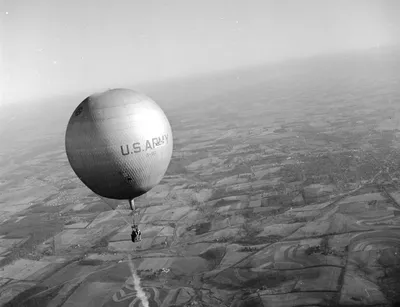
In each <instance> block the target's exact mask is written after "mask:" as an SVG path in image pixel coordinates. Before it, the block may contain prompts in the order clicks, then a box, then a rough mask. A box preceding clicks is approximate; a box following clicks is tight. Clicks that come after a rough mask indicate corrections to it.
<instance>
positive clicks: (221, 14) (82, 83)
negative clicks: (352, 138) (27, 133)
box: [0, 0, 400, 104]
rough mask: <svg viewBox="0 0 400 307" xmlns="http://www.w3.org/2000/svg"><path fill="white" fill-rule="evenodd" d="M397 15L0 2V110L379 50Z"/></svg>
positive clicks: (248, 0) (217, 0)
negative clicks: (82, 94) (291, 61)
mask: <svg viewBox="0 0 400 307" xmlns="http://www.w3.org/2000/svg"><path fill="white" fill-rule="evenodd" d="M398 16H400V1H398V0H392V1H378V0H375V1H370V0H276V1H268V0H260V1H257V0H197V1H196V0H158V1H156V0H141V1H139V0H0V104H1V103H13V102H18V101H21V100H27V99H31V100H32V101H33V100H35V99H40V98H45V97H51V96H52V95H59V94H71V93H74V92H82V91H92V90H93V91H97V90H99V89H105V88H112V87H121V86H128V85H134V84H138V83H143V82H151V81H162V80H167V79H170V78H179V77H185V76H190V75H191V74H199V73H212V72H214V71H222V70H228V69H229V70H232V69H235V68H236V67H246V66H250V65H251V66H253V65H257V64H259V63H260V64H261V63H269V62H276V61H282V60H286V59H291V58H298V57H303V56H307V57H308V56H312V55H317V54H323V53H335V52H338V51H345V50H352V49H366V48H371V47H384V46H386V45H393V44H397V43H398V41H396V40H398V39H399V37H400V31H399V29H400V18H398Z"/></svg>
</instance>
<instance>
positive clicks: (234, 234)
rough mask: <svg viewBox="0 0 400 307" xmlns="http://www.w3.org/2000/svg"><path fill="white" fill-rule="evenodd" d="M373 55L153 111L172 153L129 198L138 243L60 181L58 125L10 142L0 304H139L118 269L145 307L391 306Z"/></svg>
mask: <svg viewBox="0 0 400 307" xmlns="http://www.w3.org/2000/svg"><path fill="white" fill-rule="evenodd" d="M353 56H356V55H353ZM384 56H385V59H386V60H387V62H384V61H383V60H381V59H382V58H381V57H383V55H379V54H378V55H377V54H375V53H372V54H369V55H368V56H366V55H363V56H362V57H361V59H360V58H359V56H358V55H357V59H359V61H353V60H346V57H344V58H341V57H340V56H339V58H337V59H331V58H329V59H327V60H326V64H324V65H326V67H325V68H326V69H329V71H330V72H331V74H330V75H329V77H328V76H326V75H325V74H323V73H322V72H321V70H320V69H322V68H321V67H320V66H319V65H321V63H319V64H318V63H317V64H315V63H314V62H312V60H309V61H307V63H305V64H304V63H303V64H301V65H300V64H299V65H298V66H296V68H293V69H292V70H290V69H289V68H287V67H286V66H282V67H281V68H282V70H284V71H285V73H284V74H282V75H281V76H280V77H277V78H276V79H271V78H268V70H267V71H266V72H265V74H263V76H264V77H257V78H260V79H256V77H252V76H253V74H251V73H249V72H243V79H246V78H245V77H246V76H247V77H248V78H255V79H254V82H249V83H248V84H250V85H248V86H246V87H244V86H243V87H235V86H233V85H232V87H230V90H229V91H224V92H221V93H219V94H220V96H218V95H216V97H215V98H208V100H207V101H202V103H196V101H197V100H195V101H194V102H193V103H192V104H191V105H190V107H188V105H187V107H186V108H184V107H182V104H178V102H179V101H178V102H177V104H176V105H171V106H168V105H167V104H165V105H164V106H163V107H165V110H166V112H167V115H168V117H169V118H170V121H171V124H172V126H173V131H174V144H175V147H174V154H173V158H172V161H171V164H170V166H169V169H168V171H167V174H166V176H165V178H164V179H163V181H162V182H161V184H160V185H159V186H157V187H156V188H154V189H153V190H151V191H150V192H149V193H148V194H146V195H144V196H142V197H141V198H139V199H138V200H137V206H138V208H139V214H138V220H139V221H140V228H141V229H142V241H141V242H138V243H132V242H131V241H130V231H131V229H130V223H131V221H132V216H131V214H130V212H129V210H128V203H127V202H122V201H111V200H106V199H102V198H99V197H97V196H96V195H94V194H93V193H91V192H90V191H89V190H88V189H86V188H85V187H84V186H83V184H82V183H81V182H80V181H79V180H78V179H77V178H76V176H75V175H74V173H73V172H72V170H71V168H70V167H69V165H68V161H67V159H66V156H65V154H64V139H63V137H64V134H63V133H64V130H63V129H64V128H65V127H64V126H63V127H58V128H57V129H55V130H54V131H52V133H50V132H49V133H46V134H44V136H43V137H42V138H41V137H40V135H39V136H38V135H36V134H34V132H35V131H34V129H31V130H29V131H28V130H24V131H25V133H24V137H21V138H16V139H18V142H15V143H12V144H11V145H10V147H9V148H7V150H4V151H3V152H1V154H0V166H1V168H0V174H1V179H0V192H1V193H0V305H2V306H40V307H42V306H54V307H60V306H96V307H97V306H103V307H111V306H121V307H123V306H127V307H128V306H130V307H139V306H143V304H142V303H141V301H140V295H139V294H140V293H139V292H138V288H137V284H138V282H137V280H135V278H134V277H133V276H132V274H131V270H130V264H133V267H134V270H136V273H137V276H138V277H139V279H140V285H141V287H142V288H143V291H144V293H145V295H146V296H147V299H148V302H149V306H152V307H154V306H157V307H159V306H221V307H222V306H232V307H233V306H234V307H241V306H243V307H244V306H275V307H279V306H392V305H393V306H394V305H395V303H399V302H400V295H399V293H400V291H399V289H400V172H399V165H400V160H399V157H400V155H399V144H400V134H399V130H398V129H397V128H394V127H397V126H395V123H393V122H392V121H393V120H394V119H393V118H390V117H389V116H388V114H399V111H400V103H399V101H398V97H399V94H400V93H399V91H400V88H399V87H398V85H396V84H397V83H396V82H397V81H396V80H398V75H397V74H398V73H397V72H398V71H399V70H398V69H392V68H393V67H397V68H399V67H400V61H399V58H398V56H395V57H394V56H389V55H384ZM350 59H351V56H350ZM385 63H386V64H385ZM387 63H389V64H387ZM387 65H389V66H390V68H391V69H390V70H389V69H388V66H387ZM361 68H363V70H362V71H364V73H363V74H362V75H360V74H359V73H357V71H358V70H357V69H361ZM298 70H300V71H301V72H302V73H304V74H305V76H306V77H304V78H300V79H299V78H298V77H296V74H295V72H298ZM365 71H367V72H365ZM290 72H291V73H293V74H291V73H290ZM389 72H393V73H389ZM395 72H396V73H395ZM253 73H254V74H255V75H257V74H256V73H255V72H253ZM246 74H247V75H246ZM257 76H259V74H258V75H257ZM221 78H227V79H226V80H228V81H226V82H230V81H229V80H230V79H229V78H233V77H232V76H225V77H221ZM395 81H396V82H395ZM195 83H196V82H193V84H195ZM193 84H192V85H191V83H190V82H189V83H188V85H187V91H192V90H193V93H196V85H193ZM232 84H234V83H233V81H232ZM252 84H254V85H252ZM256 85H257V86H256ZM267 85H268V86H267ZM213 86H214V84H211V83H210V85H209V88H210V90H211V89H213ZM215 86H217V85H215ZM214 90H215V89H214ZM377 93H379V94H377ZM148 94H149V95H150V96H152V97H154V99H155V100H156V101H160V103H162V102H166V101H169V100H173V98H174V97H172V96H168V95H167V93H165V92H163V91H161V92H156V91H155V92H153V93H152V92H151V90H150V91H149V92H148ZM164 94H165V95H164ZM199 95H200V93H199ZM193 96H194V97H197V99H198V97H199V96H196V95H193ZM388 101H393V103H389V102H388ZM396 101H397V102H396ZM75 102H76V101H75ZM75 102H73V103H71V108H72V109H73V105H74V104H75ZM394 102H396V103H394ZM179 105H180V107H178V106H179ZM71 108H66V107H65V109H68V110H69V109H71ZM383 111H384V112H383ZM68 112H69V111H68ZM40 114H41V113H40V112H38V115H37V116H39V122H42V121H41V120H40V119H42V118H40V116H41V115H40ZM68 114H69V113H68ZM396 116H397V115H396ZM61 118H64V117H61ZM64 119H65V118H64ZM14 122H16V123H18V121H14ZM22 122H24V123H25V124H26V125H28V124H29V122H28V121H27V120H26V121H25V120H22V119H21V121H20V123H22ZM43 123H46V121H45V119H43ZM31 124H32V125H34V124H35V123H31ZM39 131H46V130H45V129H44V128H43V129H42V130H40V129H39ZM29 133H32V136H31V137H29V135H28V134H29ZM2 137H3V138H4V137H5V136H4V135H2ZM7 137H9V136H7ZM30 140H34V143H32V142H33V141H32V142H31V141H30ZM22 147H23V148H22ZM18 148H22V149H21V150H18V151H17V150H16V149H18ZM129 257H131V258H132V259H133V260H132V263H131V262H130V261H129Z"/></svg>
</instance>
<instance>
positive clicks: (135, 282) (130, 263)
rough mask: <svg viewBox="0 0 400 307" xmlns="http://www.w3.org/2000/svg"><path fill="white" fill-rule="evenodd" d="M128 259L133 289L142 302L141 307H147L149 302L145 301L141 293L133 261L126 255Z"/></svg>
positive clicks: (144, 295) (145, 297)
mask: <svg viewBox="0 0 400 307" xmlns="http://www.w3.org/2000/svg"><path fill="white" fill-rule="evenodd" d="M128 258H129V268H130V269H131V273H132V278H133V286H134V287H135V290H136V293H137V297H138V298H139V299H140V301H141V302H142V306H143V307H149V301H148V299H147V296H146V293H145V292H144V291H143V289H142V286H141V285H140V278H139V276H138V275H137V274H136V270H135V267H134V266H133V261H132V258H131V255H129V254H128Z"/></svg>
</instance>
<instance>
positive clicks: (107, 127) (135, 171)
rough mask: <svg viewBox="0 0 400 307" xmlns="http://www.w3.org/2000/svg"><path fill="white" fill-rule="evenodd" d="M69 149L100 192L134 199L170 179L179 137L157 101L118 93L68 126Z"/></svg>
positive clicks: (88, 106) (101, 97)
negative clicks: (166, 175) (166, 174)
mask: <svg viewBox="0 0 400 307" xmlns="http://www.w3.org/2000/svg"><path fill="white" fill-rule="evenodd" d="M65 149H66V153H67V157H68V161H69V163H70V165H71V167H72V169H73V170H74V172H75V174H76V175H77V176H78V177H79V178H80V180H81V181H82V182H83V183H84V184H85V185H86V186H87V187H88V188H89V189H91V190H92V191H93V192H94V193H96V194H98V195H100V196H103V197H106V198H111V199H134V198H135V197H138V196H140V195H143V194H144V193H146V192H147V191H149V190H150V189H152V188H153V187H154V186H156V185H157V184H158V183H159V182H160V181H161V179H162V178H163V177H164V174H165V172H166V171H167V168H168V165H169V163H170V161H171V156H172V150H173V136H172V130H171V125H170V123H169V121H168V119H167V117H166V115H165V114H164V112H163V110H162V109H161V108H160V107H159V106H158V105H157V104H156V103H155V102H154V101H153V100H151V99H150V98H149V97H147V96H145V95H143V94H140V93H137V92H135V91H132V90H129V89H113V90H109V91H106V92H103V93H100V94H95V95H92V96H89V97H87V98H86V99H85V100H84V101H82V102H81V103H80V104H79V106H78V107H77V108H76V109H75V111H74V112H73V114H72V116H71V118H70V120H69V122H68V126H67V131H66V135H65Z"/></svg>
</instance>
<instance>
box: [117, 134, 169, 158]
mask: <svg viewBox="0 0 400 307" xmlns="http://www.w3.org/2000/svg"><path fill="white" fill-rule="evenodd" d="M168 137H169V135H168V134H163V135H161V136H158V137H154V138H151V139H148V140H146V141H144V142H142V143H140V142H135V143H133V144H132V145H129V144H126V145H121V154H122V155H123V156H127V155H130V154H136V153H140V152H147V151H149V150H154V149H156V148H158V147H161V146H164V145H166V144H168V141H169V140H168Z"/></svg>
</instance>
